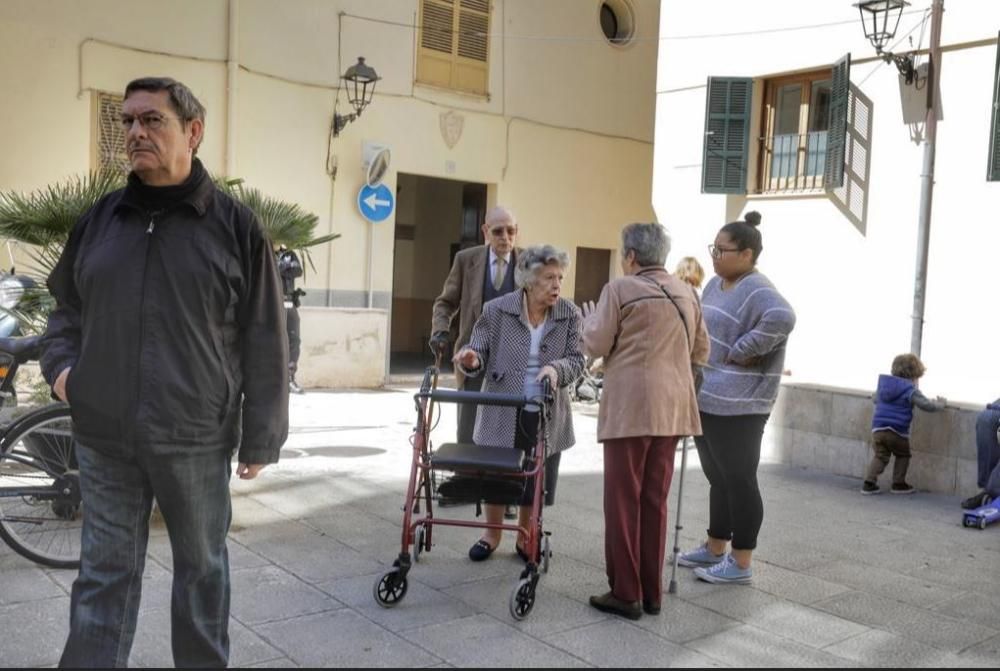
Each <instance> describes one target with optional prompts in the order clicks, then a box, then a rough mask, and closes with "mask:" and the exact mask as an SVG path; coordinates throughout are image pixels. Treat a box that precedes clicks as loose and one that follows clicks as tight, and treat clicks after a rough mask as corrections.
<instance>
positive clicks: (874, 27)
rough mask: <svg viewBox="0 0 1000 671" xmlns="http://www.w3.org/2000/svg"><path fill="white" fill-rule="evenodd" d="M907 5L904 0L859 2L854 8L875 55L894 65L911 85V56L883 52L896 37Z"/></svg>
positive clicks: (912, 69) (912, 75) (865, 0)
mask: <svg viewBox="0 0 1000 671" xmlns="http://www.w3.org/2000/svg"><path fill="white" fill-rule="evenodd" d="M909 5H910V3H909V2H907V1H906V0H861V2H858V3H856V4H855V5H854V6H855V7H857V8H858V12H859V13H860V14H861V26H862V27H863V28H864V30H865V37H867V38H868V41H869V42H871V43H872V46H873V47H875V53H877V54H878V55H879V56H880V57H881V58H882V60H884V61H885V62H886V63H895V64H896V69H897V70H899V74H901V75H903V77H904V78H905V79H906V83H907V84H912V83H913V78H914V74H915V70H914V67H913V56H912V55H910V54H898V55H897V54H893V53H891V52H889V51H883V49H884V48H885V45H886V44H887V43H888V42H889V40H891V39H892V38H893V37H895V36H896V29H897V28H899V19H900V18H901V17H902V16H903V9H904V8H906V7H908V6H909ZM890 26H891V28H890Z"/></svg>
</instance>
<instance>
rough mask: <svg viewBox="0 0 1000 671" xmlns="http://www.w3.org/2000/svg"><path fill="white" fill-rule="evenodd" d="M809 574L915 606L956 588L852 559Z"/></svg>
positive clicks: (931, 602) (949, 594) (928, 603)
mask: <svg viewBox="0 0 1000 671" xmlns="http://www.w3.org/2000/svg"><path fill="white" fill-rule="evenodd" d="M809 574H810V575H814V576H817V577H819V578H823V579H825V580H829V581H831V582H835V583H840V584H841V585H848V586H850V587H853V588H854V589H856V590H858V591H861V592H868V593H869V594H879V595H882V596H885V597H888V598H890V599H895V600H896V601H902V602H904V603H909V604H913V605H915V606H923V607H929V606H932V605H934V604H938V603H941V602H943V601H947V600H948V599H950V598H951V597H952V596H954V594H955V592H954V590H952V589H950V588H948V587H944V586H942V585H937V584H934V583H932V582H930V581H927V580H918V579H916V578H911V577H910V576H908V575H904V574H902V573H899V572H898V571H892V570H889V569H886V568H882V567H879V566H869V565H864V564H861V563H858V562H852V561H843V560H839V561H833V562H830V563H829V564H824V565H822V566H817V567H814V568H811V569H809Z"/></svg>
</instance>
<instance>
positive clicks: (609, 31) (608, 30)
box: [599, 0, 635, 46]
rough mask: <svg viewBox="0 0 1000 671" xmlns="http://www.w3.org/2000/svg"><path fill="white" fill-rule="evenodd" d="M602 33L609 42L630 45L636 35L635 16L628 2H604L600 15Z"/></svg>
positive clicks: (610, 0)
mask: <svg viewBox="0 0 1000 671" xmlns="http://www.w3.org/2000/svg"><path fill="white" fill-rule="evenodd" d="M599 18H600V23H601V32H602V33H604V37H605V38H607V40H608V42H610V43H611V44H615V45H618V46H621V45H624V44H628V43H629V42H630V41H631V40H632V37H633V35H634V34H635V15H634V14H633V12H632V6H631V5H629V3H628V2H627V0H603V2H601V7H600V13H599Z"/></svg>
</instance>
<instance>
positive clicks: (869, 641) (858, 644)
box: [824, 629, 957, 669]
mask: <svg viewBox="0 0 1000 671" xmlns="http://www.w3.org/2000/svg"><path fill="white" fill-rule="evenodd" d="M824 650H826V651H827V652H829V653H831V654H834V655H837V656H839V657H844V658H846V659H850V660H853V661H855V662H857V663H858V664H859V665H861V666H865V667H882V668H895V669H905V668H912V667H941V666H950V665H953V664H954V663H955V662H956V661H957V658H956V657H955V655H954V653H951V652H945V651H944V650H938V649H937V648H932V647H931V646H929V645H924V644H923V643H920V642H919V641H914V640H912V639H908V638H905V637H903V636H900V635H898V634H893V633H890V632H888V631H881V630H879V629H869V630H868V631H866V632H864V633H862V634H859V635H857V636H852V637H851V638H849V639H847V640H844V641H839V642H837V643H834V644H832V645H829V646H827V647H826V648H824Z"/></svg>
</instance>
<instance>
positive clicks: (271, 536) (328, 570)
mask: <svg viewBox="0 0 1000 671" xmlns="http://www.w3.org/2000/svg"><path fill="white" fill-rule="evenodd" d="M239 540H240V542H241V543H243V544H244V545H245V546H246V547H247V548H248V549H250V550H251V551H252V552H254V553H256V554H258V555H260V556H262V557H264V558H266V559H268V560H270V561H271V562H273V563H275V564H278V565H280V566H281V567H283V568H285V569H287V570H288V571H290V572H291V573H294V574H295V575H296V576H298V577H299V578H301V579H302V580H305V581H307V582H310V583H318V582H326V581H330V580H336V579H337V578H343V577H347V576H351V575H366V574H369V573H375V572H376V571H378V570H379V569H380V568H381V566H382V565H381V563H380V562H378V561H376V560H375V559H373V558H369V557H365V556H363V555H361V554H359V553H358V552H356V551H354V550H352V549H351V548H349V547H347V546H346V545H344V544H343V543H340V542H338V541H337V540H336V539H334V538H332V537H330V536H325V535H320V534H318V533H316V531H315V530H313V529H310V528H309V527H307V526H305V525H303V524H300V523H299V522H289V523H287V524H286V525H285V526H284V527H281V528H271V529H268V530H266V531H264V530H261V529H257V530H255V531H253V532H246V533H242V534H240V535H239ZM391 559H392V557H386V560H389V561H391Z"/></svg>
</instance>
